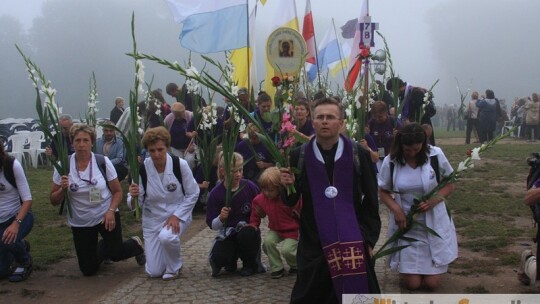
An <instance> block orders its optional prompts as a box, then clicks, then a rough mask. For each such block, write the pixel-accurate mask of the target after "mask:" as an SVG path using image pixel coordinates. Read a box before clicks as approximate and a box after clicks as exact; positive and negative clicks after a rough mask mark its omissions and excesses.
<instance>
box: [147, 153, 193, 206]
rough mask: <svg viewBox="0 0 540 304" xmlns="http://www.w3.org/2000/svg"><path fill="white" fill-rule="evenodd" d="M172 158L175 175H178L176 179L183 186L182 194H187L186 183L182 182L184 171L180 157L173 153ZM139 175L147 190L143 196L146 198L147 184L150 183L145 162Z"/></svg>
mask: <svg viewBox="0 0 540 304" xmlns="http://www.w3.org/2000/svg"><path fill="white" fill-rule="evenodd" d="M171 158H172V166H173V173H174V176H176V179H177V180H178V182H179V183H180V187H182V194H184V196H185V195H186V190H185V189H184V183H182V171H181V170H180V158H179V157H178V156H175V155H171ZM139 175H140V176H141V182H142V185H143V187H144V190H145V191H144V195H143V198H144V199H146V185H147V184H148V175H147V174H146V168H145V167H144V163H143V164H141V165H140V166H139Z"/></svg>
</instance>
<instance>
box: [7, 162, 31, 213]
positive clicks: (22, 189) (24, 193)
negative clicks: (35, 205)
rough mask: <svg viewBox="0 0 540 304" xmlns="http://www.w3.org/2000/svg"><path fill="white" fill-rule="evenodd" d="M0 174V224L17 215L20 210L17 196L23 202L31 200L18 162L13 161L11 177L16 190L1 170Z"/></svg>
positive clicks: (26, 182) (28, 188)
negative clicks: (13, 177)
mask: <svg viewBox="0 0 540 304" xmlns="http://www.w3.org/2000/svg"><path fill="white" fill-rule="evenodd" d="M0 172H1V174H0V223H4V222H6V221H8V220H9V219H10V218H11V217H13V216H15V215H17V213H18V212H19V210H20V209H21V201H20V200H19V196H20V197H21V198H22V200H23V201H29V200H32V194H31V193H30V187H29V186H28V181H27V180H26V176H25V175H24V170H23V168H22V166H21V163H19V161H18V160H16V159H15V160H14V161H13V175H14V176H15V182H16V183H17V188H15V187H13V186H12V185H11V184H10V183H9V182H8V181H7V179H6V177H5V176H4V170H3V169H2V171H0Z"/></svg>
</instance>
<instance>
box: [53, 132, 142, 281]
mask: <svg viewBox="0 0 540 304" xmlns="http://www.w3.org/2000/svg"><path fill="white" fill-rule="evenodd" d="M70 136H71V141H72V143H73V148H74V149H75V153H74V154H73V156H71V157H70V158H69V160H68V162H69V168H70V170H69V172H68V173H67V174H66V175H62V176H61V175H60V174H59V173H58V171H57V170H56V169H55V170H54V173H53V182H52V187H51V192H50V195H49V196H50V200H51V203H52V204H53V205H58V204H60V203H62V202H63V201H64V198H65V194H66V193H67V192H69V196H70V205H69V206H68V208H69V213H68V224H69V226H70V227H71V232H72V234H73V242H74V243H75V252H76V254H77V261H78V263H79V269H80V270H81V272H82V273H83V275H85V276H91V275H94V274H95V273H96V272H97V271H98V269H99V266H100V265H101V262H103V261H104V260H105V259H106V258H110V259H111V260H113V261H115V262H116V261H120V260H124V259H127V258H130V257H136V260H137V264H139V265H144V263H145V260H146V258H145V256H144V248H143V245H142V241H141V239H140V238H139V237H138V236H134V237H132V238H131V239H129V240H126V241H123V240H122V226H121V223H120V212H119V211H118V205H119V204H120V201H121V200H122V188H121V187H120V182H119V181H118V177H117V174H116V170H115V169H114V166H113V164H112V163H111V161H110V160H109V158H108V157H106V156H103V155H99V154H94V153H93V152H92V147H93V146H94V145H95V143H96V132H95V130H94V128H92V127H90V126H88V125H86V124H75V125H73V127H71V130H70ZM98 234H99V235H101V237H102V240H101V241H99V242H98Z"/></svg>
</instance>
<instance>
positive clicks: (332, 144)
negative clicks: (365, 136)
mask: <svg viewBox="0 0 540 304" xmlns="http://www.w3.org/2000/svg"><path fill="white" fill-rule="evenodd" d="M344 116H345V113H344V110H343V105H342V104H341V103H340V102H338V101H337V100H335V99H334V98H322V99H319V100H317V101H315V104H314V107H313V115H312V117H313V126H314V128H315V137H314V138H312V139H311V140H310V141H309V142H308V143H306V144H304V145H303V146H301V147H299V148H297V149H295V150H292V151H291V153H290V165H291V168H295V167H296V170H293V169H287V168H282V174H281V183H282V184H283V185H284V186H287V187H288V186H290V185H294V187H295V189H296V191H295V192H287V191H285V189H284V188H285V187H284V188H283V189H282V191H281V198H282V200H283V201H284V202H285V203H286V204H287V205H289V206H294V205H295V204H297V202H298V199H299V198H300V196H301V197H302V211H301V213H300V238H299V241H298V255H297V261H298V275H297V279H296V283H295V285H294V287H293V290H292V294H291V303H340V302H341V301H340V299H341V297H342V295H343V294H346V293H353V294H366V293H380V288H379V284H378V282H377V277H376V274H375V270H374V268H373V266H374V263H373V261H372V259H371V254H372V249H373V247H374V246H375V244H376V243H377V240H378V238H379V233H380V229H381V221H380V217H379V202H378V199H377V180H376V177H375V171H374V168H373V164H372V162H371V159H370V156H369V151H367V150H366V149H364V148H362V147H360V145H359V144H357V143H355V142H353V141H351V140H350V139H349V138H347V137H345V136H343V135H341V134H340V131H341V130H342V128H343V127H344V125H345V121H344ZM302 151H303V154H302ZM301 157H303V158H302V162H300V158H301ZM300 164H302V165H301V166H300V167H301V168H298V166H299V165H300ZM293 171H295V172H296V173H293Z"/></svg>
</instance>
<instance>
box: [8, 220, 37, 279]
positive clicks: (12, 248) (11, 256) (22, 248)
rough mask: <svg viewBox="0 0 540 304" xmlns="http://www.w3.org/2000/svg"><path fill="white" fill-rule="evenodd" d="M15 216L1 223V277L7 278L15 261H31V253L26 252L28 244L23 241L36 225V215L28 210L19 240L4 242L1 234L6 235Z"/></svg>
mask: <svg viewBox="0 0 540 304" xmlns="http://www.w3.org/2000/svg"><path fill="white" fill-rule="evenodd" d="M14 220H15V217H12V218H11V219H9V220H7V221H5V222H3V223H0V278H5V277H7V276H8V275H9V267H10V266H11V264H12V263H13V261H15V262H16V263H18V264H24V263H28V262H29V261H30V255H29V254H28V252H26V245H25V244H24V242H23V239H24V237H26V236H27V235H28V234H29V233H30V231H31V230H32V227H33V226H34V215H33V214H32V212H28V214H27V215H26V217H25V218H24V220H23V221H22V223H21V224H20V226H19V234H18V235H17V240H16V241H15V243H12V244H9V245H7V244H4V242H3V241H2V238H1V236H3V235H4V231H5V230H6V229H7V228H8V227H9V225H11V224H12V223H13V221H14Z"/></svg>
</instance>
